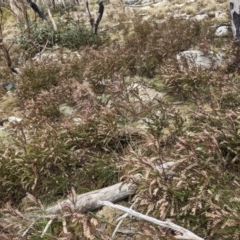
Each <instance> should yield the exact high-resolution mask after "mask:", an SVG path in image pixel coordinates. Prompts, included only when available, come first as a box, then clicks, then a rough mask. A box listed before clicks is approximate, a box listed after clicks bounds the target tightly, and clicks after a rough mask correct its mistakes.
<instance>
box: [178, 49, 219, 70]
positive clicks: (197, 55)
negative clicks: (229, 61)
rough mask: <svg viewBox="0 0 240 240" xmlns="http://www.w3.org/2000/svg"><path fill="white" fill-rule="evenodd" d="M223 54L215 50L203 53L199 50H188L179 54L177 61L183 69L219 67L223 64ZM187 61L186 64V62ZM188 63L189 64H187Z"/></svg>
mask: <svg viewBox="0 0 240 240" xmlns="http://www.w3.org/2000/svg"><path fill="white" fill-rule="evenodd" d="M222 60H223V54H221V53H219V54H214V53H213V52H208V53H203V52H202V51H199V50H188V51H184V52H181V53H179V54H177V61H178V63H179V67H180V69H181V70H185V68H186V67H187V68H193V67H197V68H199V67H200V68H207V69H209V68H217V67H219V66H220V65H221V63H222ZM184 63H186V64H184ZM186 65H187V66H186Z"/></svg>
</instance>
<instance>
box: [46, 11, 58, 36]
mask: <svg viewBox="0 0 240 240" xmlns="http://www.w3.org/2000/svg"><path fill="white" fill-rule="evenodd" d="M47 11H48V16H49V18H50V20H51V22H52V25H53V29H54V31H55V32H56V31H57V25H56V23H55V21H54V19H53V17H52V13H51V11H50V9H49V8H48V9H47Z"/></svg>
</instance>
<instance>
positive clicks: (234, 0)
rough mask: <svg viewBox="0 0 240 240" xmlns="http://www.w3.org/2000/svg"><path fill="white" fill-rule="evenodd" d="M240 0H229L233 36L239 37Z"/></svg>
mask: <svg viewBox="0 0 240 240" xmlns="http://www.w3.org/2000/svg"><path fill="white" fill-rule="evenodd" d="M239 7H240V0H230V13H231V18H232V19H231V24H232V32H233V37H234V38H235V39H240V9H239Z"/></svg>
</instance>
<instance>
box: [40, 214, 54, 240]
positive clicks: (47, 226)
mask: <svg viewBox="0 0 240 240" xmlns="http://www.w3.org/2000/svg"><path fill="white" fill-rule="evenodd" d="M52 221H53V218H51V219H50V220H49V221H48V223H47V225H46V227H45V228H44V230H43V232H42V235H41V237H43V236H44V235H45V233H46V232H47V230H48V228H49V227H50V225H51V223H52Z"/></svg>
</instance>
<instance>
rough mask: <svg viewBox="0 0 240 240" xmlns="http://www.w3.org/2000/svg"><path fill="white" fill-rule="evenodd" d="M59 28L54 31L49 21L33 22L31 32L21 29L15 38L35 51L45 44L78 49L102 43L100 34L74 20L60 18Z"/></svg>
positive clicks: (21, 44)
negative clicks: (65, 20) (97, 34)
mask: <svg viewBox="0 0 240 240" xmlns="http://www.w3.org/2000/svg"><path fill="white" fill-rule="evenodd" d="M57 28H58V30H57V31H54V29H53V27H52V25H51V24H49V23H48V22H43V23H39V22H36V23H31V25H30V30H29V33H30V34H29V35H28V34H27V32H26V31H25V30H23V29H20V34H19V35H18V36H17V37H16V38H15V41H16V42H17V44H19V45H20V46H21V47H23V48H24V49H25V50H31V51H33V52H38V51H40V50H42V49H43V47H44V46H47V47H53V46H55V45H58V46H62V47H67V48H69V49H78V48H80V47H82V46H86V45H92V44H100V38H99V37H98V36H96V35H95V34H93V33H92V32H91V31H90V30H87V29H85V28H84V27H82V26H80V25H79V24H78V23H75V22H74V21H73V20H68V21H67V22H64V21H61V20H59V21H58V22H57Z"/></svg>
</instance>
